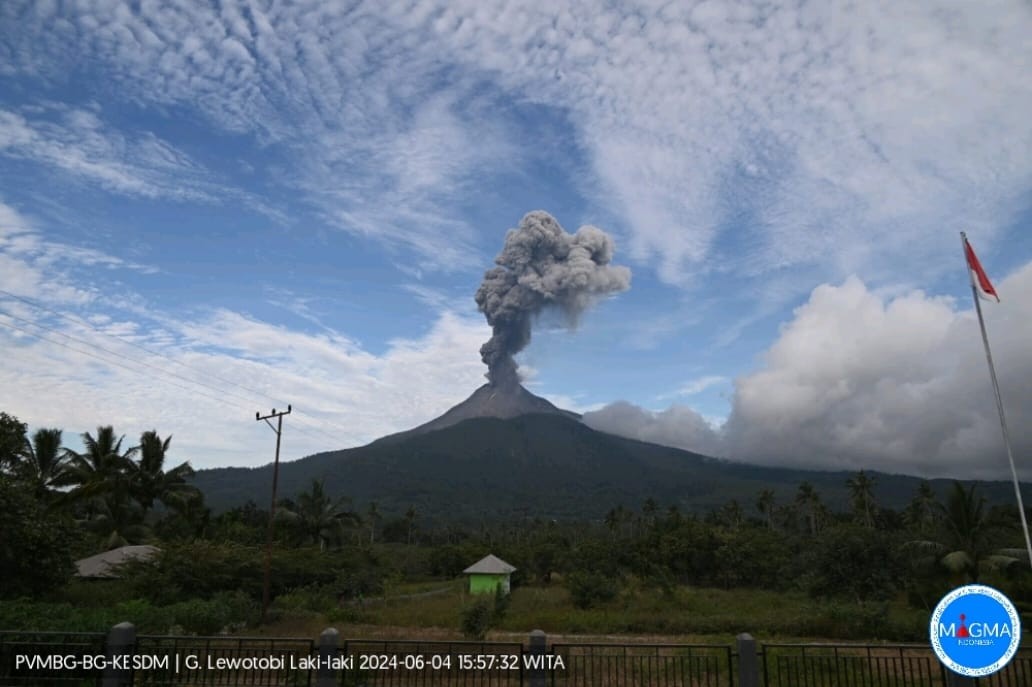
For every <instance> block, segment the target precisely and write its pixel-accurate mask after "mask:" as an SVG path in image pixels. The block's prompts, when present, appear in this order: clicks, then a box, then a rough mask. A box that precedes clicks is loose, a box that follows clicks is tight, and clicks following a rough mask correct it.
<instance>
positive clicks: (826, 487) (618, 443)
mask: <svg viewBox="0 0 1032 687" xmlns="http://www.w3.org/2000/svg"><path fill="white" fill-rule="evenodd" d="M385 439H389V440H385ZM385 439H381V440H378V441H376V442H373V443H372V444H369V445H367V446H362V447H358V448H352V449H346V450H341V451H330V452H327V453H319V454H315V455H312V456H308V457H307V458H303V459H301V460H297V461H293V462H288V463H282V464H281V465H280V478H279V495H280V497H281V498H282V497H290V496H293V495H295V494H297V493H298V492H299V491H301V490H303V489H306V488H307V487H308V486H309V484H310V483H311V481H312V479H325V480H326V486H327V490H328V492H329V493H330V494H334V495H345V496H349V497H351V498H352V499H353V500H354V502H355V503H356V505H359V506H361V505H362V504H365V503H368V502H370V501H376V502H377V503H378V505H379V507H380V510H381V511H382V512H395V513H400V512H403V511H404V510H405V509H407V508H408V507H409V506H414V507H415V508H416V510H417V511H418V512H419V513H420V516H421V518H424V519H426V520H434V519H436V520H455V521H477V522H479V521H482V520H484V519H488V520H490V519H494V518H497V517H513V516H514V515H515V514H517V513H523V514H529V515H530V516H531V517H544V518H601V517H603V516H604V515H605V513H606V512H607V511H608V510H609V509H610V508H612V507H614V506H617V505H624V506H625V507H629V508H637V507H639V506H640V505H641V504H642V502H643V501H644V500H645V499H647V498H650V497H651V498H654V499H656V500H657V502H658V503H659V504H660V505H661V506H667V505H671V504H677V506H678V507H679V508H681V509H682V510H684V511H696V512H699V511H705V510H708V509H709V508H712V507H715V506H720V505H722V504H724V503H727V502H728V501H729V500H730V499H732V498H734V499H738V500H739V503H741V505H742V507H743V508H744V509H745V511H746V512H747V513H753V512H754V503H755V500H756V495H757V494H758V493H759V492H760V491H761V490H763V489H768V488H769V489H773V490H774V491H775V493H776V494H777V500H778V503H780V504H785V503H788V502H789V501H791V499H792V498H794V496H795V491H796V489H797V487H798V485H799V483H800V482H802V481H804V480H808V481H810V482H811V483H812V484H813V485H814V486H815V487H816V488H817V490H818V491H819V492H820V494H821V496H822V498H823V499H824V500H825V503H827V504H829V505H830V506H832V507H833V508H835V509H845V508H847V504H848V494H847V492H846V488H845V482H846V479H847V478H848V477H849V473H846V472H815V471H806V470H794V469H787V468H767V467H758V466H753V465H745V464H740V463H731V462H726V461H721V460H717V459H713V458H708V457H706V456H702V455H699V454H695V453H691V452H688V451H682V450H679V449H674V448H668V447H664V446H658V445H655V444H648V443H644V442H640V441H635V440H632V439H625V438H622V437H617V436H613V435H610V434H604V433H602V432H598V431H595V430H593V429H591V428H589V427H587V426H586V425H583V424H581V423H580V422H578V421H577V420H574V419H572V418H570V417H568V416H567V415H565V414H564V413H562V412H552V413H548V414H530V415H521V416H518V417H515V418H510V419H501V418H493V417H475V418H471V419H467V420H462V421H460V422H458V423H456V424H453V425H450V426H446V427H444V428H442V429H436V430H433V429H431V430H427V431H423V432H419V433H413V432H407V433H403V434H402V435H393V437H389V438H385ZM872 474H874V476H875V478H876V480H877V488H876V495H877V497H878V499H879V501H880V502H881V503H882V504H883V505H886V506H892V507H901V506H902V505H904V504H905V503H906V502H907V501H908V500H909V499H910V497H911V496H912V495H913V493H914V491H915V490H916V489H917V486H918V484H919V483H920V481H921V480H920V479H918V478H916V477H906V476H900V475H887V474H877V473H872ZM194 482H195V484H197V486H198V487H200V488H201V489H202V490H203V491H204V492H205V496H206V497H207V499H208V502H209V504H210V505H211V506H212V507H213V509H215V510H216V511H218V510H223V509H226V508H231V507H233V506H236V505H240V504H242V503H244V502H246V501H247V500H248V499H253V500H254V501H256V502H257V503H258V504H259V505H260V506H262V507H267V506H268V500H269V496H270V488H271V484H272V466H271V465H268V466H265V467H262V468H253V469H249V468H219V469H215V470H202V471H200V472H198V473H197V475H196V477H195V479H194ZM946 483H947V481H946V480H936V481H933V486H934V487H935V488H936V491H938V492H940V493H943V492H944V490H945V486H946ZM983 491H984V493H985V495H986V496H987V497H988V498H989V500H990V502H992V503H997V502H998V503H1009V502H1010V500H1011V498H1012V495H1013V492H1012V491H1010V487H1009V485H1008V484H1007V483H1005V482H994V483H986V484H984V485H983Z"/></svg>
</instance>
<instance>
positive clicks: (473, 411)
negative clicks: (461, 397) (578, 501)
mask: <svg viewBox="0 0 1032 687" xmlns="http://www.w3.org/2000/svg"><path fill="white" fill-rule="evenodd" d="M521 415H560V416H562V417H566V418H569V419H571V420H578V421H579V420H580V417H581V416H580V415H579V414H577V413H575V412H573V411H571V410H563V409H562V408H558V407H556V406H555V405H554V404H553V403H551V402H550V401H547V400H545V399H543V398H541V397H540V396H535V395H534V394H532V393H530V392H529V391H527V390H526V389H525V388H524V387H523V385H522V384H491V383H488V384H484V385H483V386H481V387H480V388H479V389H477V390H476V391H474V392H473V393H472V394H471V395H470V396H469V398H467V399H466V400H465V401H463V402H462V403H459V404H458V405H456V406H452V408H451V409H449V410H448V411H447V412H446V413H444V414H443V415H439V416H438V417H436V418H434V419H433V420H430V421H429V422H425V423H423V424H421V425H419V426H418V427H413V428H412V429H408V430H405V431H404V432H398V433H397V434H389V435H387V436H385V437H381V438H380V439H377V440H376V442H374V443H380V442H394V441H399V440H401V439H407V438H409V437H413V436H417V435H420V434H426V433H428V432H435V431H437V430H439V429H444V428H446V427H451V426H452V425H457V424H459V423H460V422H463V421H465V420H472V419H474V418H480V417H493V418H498V419H500V420H510V419H512V418H516V417H519V416H521Z"/></svg>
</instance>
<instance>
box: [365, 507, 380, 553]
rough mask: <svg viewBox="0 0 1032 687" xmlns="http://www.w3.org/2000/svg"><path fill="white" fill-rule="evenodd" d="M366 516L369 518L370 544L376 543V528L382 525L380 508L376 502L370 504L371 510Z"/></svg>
mask: <svg viewBox="0 0 1032 687" xmlns="http://www.w3.org/2000/svg"><path fill="white" fill-rule="evenodd" d="M366 516H367V517H368V518H369V543H370V544H374V543H376V527H377V525H378V524H379V523H380V519H381V516H380V508H379V506H377V505H376V501H373V502H372V503H370V504H369V509H368V510H367V511H366Z"/></svg>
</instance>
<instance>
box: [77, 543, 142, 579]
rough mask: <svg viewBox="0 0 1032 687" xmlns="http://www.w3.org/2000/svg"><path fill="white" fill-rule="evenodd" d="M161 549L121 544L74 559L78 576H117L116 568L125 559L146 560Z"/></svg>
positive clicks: (124, 561)
mask: <svg viewBox="0 0 1032 687" xmlns="http://www.w3.org/2000/svg"><path fill="white" fill-rule="evenodd" d="M160 551H161V549H159V548H158V547H156V546H149V545H146V544H144V545H141V546H122V547H119V548H117V549H111V550H110V551H105V552H104V553H98V554H97V555H96V556H90V557H89V558H83V559H82V560H80V561H75V568H76V573H75V574H76V575H77V576H78V577H108V578H111V577H118V573H117V571H116V568H117V567H118V566H119V565H122V564H123V563H126V562H127V561H133V560H139V561H147V560H150V559H151V558H153V557H154V556H155V555H156V554H158V553H159V552H160Z"/></svg>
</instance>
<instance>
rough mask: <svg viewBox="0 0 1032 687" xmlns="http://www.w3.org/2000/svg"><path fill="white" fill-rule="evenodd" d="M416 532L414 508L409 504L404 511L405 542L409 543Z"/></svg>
mask: <svg viewBox="0 0 1032 687" xmlns="http://www.w3.org/2000/svg"><path fill="white" fill-rule="evenodd" d="M415 533H416V509H415V507H413V506H409V507H408V510H406V511H405V543H407V544H411V543H412V537H413V535H414V534H415Z"/></svg>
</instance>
